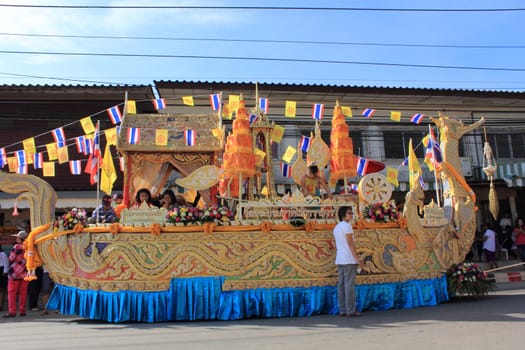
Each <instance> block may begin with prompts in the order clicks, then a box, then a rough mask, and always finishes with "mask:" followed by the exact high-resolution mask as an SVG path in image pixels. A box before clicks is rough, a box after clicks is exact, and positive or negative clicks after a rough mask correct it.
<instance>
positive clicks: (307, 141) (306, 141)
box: [301, 135, 311, 153]
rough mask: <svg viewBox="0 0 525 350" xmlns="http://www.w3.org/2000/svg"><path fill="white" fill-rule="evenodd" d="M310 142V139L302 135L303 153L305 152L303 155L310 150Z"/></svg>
mask: <svg viewBox="0 0 525 350" xmlns="http://www.w3.org/2000/svg"><path fill="white" fill-rule="evenodd" d="M310 141H311V138H310V137H308V136H304V135H301V151H303V153H306V152H308V150H309V149H310Z"/></svg>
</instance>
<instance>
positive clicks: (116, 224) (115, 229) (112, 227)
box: [109, 222, 120, 235]
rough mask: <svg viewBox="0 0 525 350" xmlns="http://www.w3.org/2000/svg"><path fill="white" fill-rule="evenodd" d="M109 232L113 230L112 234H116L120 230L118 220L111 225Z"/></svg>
mask: <svg viewBox="0 0 525 350" xmlns="http://www.w3.org/2000/svg"><path fill="white" fill-rule="evenodd" d="M109 232H111V234H112V235H116V234H118V233H119V232H120V225H119V224H118V223H116V222H114V223H112V224H111V225H109Z"/></svg>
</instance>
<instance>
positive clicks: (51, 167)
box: [42, 147, 65, 177]
mask: <svg viewBox="0 0 525 350" xmlns="http://www.w3.org/2000/svg"><path fill="white" fill-rule="evenodd" d="M61 148H65V147H61ZM42 172H43V174H44V176H46V177H53V176H55V162H44V163H43V164H42Z"/></svg>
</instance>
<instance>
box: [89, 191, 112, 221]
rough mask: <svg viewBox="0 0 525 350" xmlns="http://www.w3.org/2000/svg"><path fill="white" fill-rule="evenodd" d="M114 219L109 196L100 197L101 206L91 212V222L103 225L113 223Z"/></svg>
mask: <svg viewBox="0 0 525 350" xmlns="http://www.w3.org/2000/svg"><path fill="white" fill-rule="evenodd" d="M115 217H116V214H115V210H114V209H113V207H112V206H111V196H109V195H107V194H106V195H104V196H103V197H102V204H101V205H99V206H98V207H97V208H96V209H95V210H93V214H92V215H91V221H94V222H96V223H103V224H104V223H111V222H113V221H115Z"/></svg>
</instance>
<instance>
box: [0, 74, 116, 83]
mask: <svg viewBox="0 0 525 350" xmlns="http://www.w3.org/2000/svg"><path fill="white" fill-rule="evenodd" d="M0 74H3V75H9V76H13V77H19V78H36V79H49V80H60V81H70V82H76V83H91V84H107V85H121V84H120V83H115V82H108V81H96V80H84V79H72V78H57V77H49V76H40V75H28V74H17V73H8V72H0Z"/></svg>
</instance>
